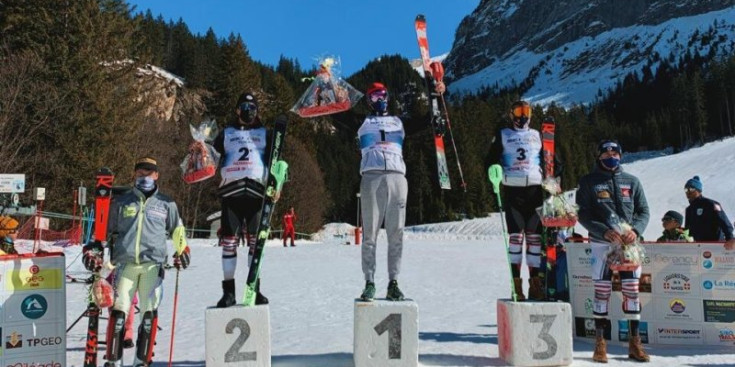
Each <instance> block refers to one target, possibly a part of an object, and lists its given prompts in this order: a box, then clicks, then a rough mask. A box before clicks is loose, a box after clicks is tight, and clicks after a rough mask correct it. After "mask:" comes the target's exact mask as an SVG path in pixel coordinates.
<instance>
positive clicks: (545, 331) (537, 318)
mask: <svg viewBox="0 0 735 367" xmlns="http://www.w3.org/2000/svg"><path fill="white" fill-rule="evenodd" d="M530 317H531V320H530V321H531V323H534V324H537V323H543V324H544V325H543V326H542V327H541V332H540V333H539V334H538V338H539V339H541V340H543V341H544V343H546V350H545V351H543V352H533V359H537V360H538V359H549V358H551V357H553V356H555V355H556V350H557V344H556V339H554V337H553V336H552V335H551V334H549V330H551V325H552V324H553V323H554V320H556V315H530Z"/></svg>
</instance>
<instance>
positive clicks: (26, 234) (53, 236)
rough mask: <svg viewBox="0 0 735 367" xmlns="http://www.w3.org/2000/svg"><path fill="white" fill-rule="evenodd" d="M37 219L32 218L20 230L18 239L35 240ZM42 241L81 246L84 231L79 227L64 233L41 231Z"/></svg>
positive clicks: (49, 230) (48, 230)
mask: <svg viewBox="0 0 735 367" xmlns="http://www.w3.org/2000/svg"><path fill="white" fill-rule="evenodd" d="M35 221H36V217H30V218H29V219H28V220H26V222H25V223H23V225H22V226H21V227H20V229H19V230H18V233H17V234H18V239H24V240H33V239H35V237H36V235H35V226H34V223H35ZM39 232H40V235H41V236H40V240H41V241H49V242H58V241H64V240H66V241H68V243H70V244H79V243H80V239H81V237H82V236H81V234H82V229H81V228H80V227H79V226H74V227H73V228H70V229H67V230H64V231H54V230H51V229H44V230H40V231H39Z"/></svg>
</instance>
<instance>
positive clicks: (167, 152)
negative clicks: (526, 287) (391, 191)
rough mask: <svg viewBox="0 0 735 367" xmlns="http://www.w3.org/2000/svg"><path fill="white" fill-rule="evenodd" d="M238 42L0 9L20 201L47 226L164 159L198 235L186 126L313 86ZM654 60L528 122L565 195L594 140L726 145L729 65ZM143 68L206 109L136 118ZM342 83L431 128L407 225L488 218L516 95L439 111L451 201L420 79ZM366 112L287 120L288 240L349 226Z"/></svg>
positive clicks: (168, 24)
mask: <svg viewBox="0 0 735 367" xmlns="http://www.w3.org/2000/svg"><path fill="white" fill-rule="evenodd" d="M257 36H258V37H264V36H266V35H263V34H260V35H257ZM249 37H255V35H246V34H243V35H238V34H230V35H217V34H215V33H214V32H213V31H212V30H211V29H210V30H209V31H208V32H207V33H206V34H204V35H201V34H192V32H191V31H190V30H189V29H188V27H187V25H186V24H185V23H183V22H182V21H181V20H179V21H176V22H174V21H170V20H166V19H163V18H162V17H160V16H157V17H156V16H154V15H153V14H151V13H150V12H146V13H143V14H139V13H133V12H131V9H130V7H129V5H127V4H126V3H125V1H123V0H78V1H71V2H60V1H56V0H36V1H25V0H10V1H2V2H0V154H1V155H2V157H3V159H2V160H0V172H4V173H25V174H26V180H27V182H26V187H28V188H32V187H36V186H42V187H46V188H47V192H48V194H47V196H48V197H49V200H48V202H47V204H46V205H47V206H46V208H47V209H48V210H53V211H57V212H67V213H70V212H71V206H72V201H71V194H70V193H71V192H72V190H73V189H74V188H75V187H77V186H79V185H80V184H83V185H86V186H87V187H88V189H89V190H91V185H92V178H93V176H94V172H95V171H96V170H97V169H98V168H99V167H101V166H109V167H111V168H112V169H113V170H114V171H115V172H117V173H118V176H117V178H116V181H115V184H116V185H127V184H130V179H131V176H132V173H131V172H130V171H131V169H132V168H131V167H132V165H133V161H134V160H135V158H136V157H139V156H142V155H149V154H150V155H153V156H155V157H157V158H158V159H159V165H161V166H162V167H163V168H162V178H161V182H160V184H161V187H162V189H163V191H164V192H166V193H168V194H170V195H171V196H173V197H174V198H175V199H176V201H177V202H178V203H179V206H180V207H181V211H182V215H183V217H184V218H185V219H186V221H187V223H186V224H187V226H188V227H192V228H204V227H206V226H207V225H208V224H207V223H206V221H205V218H206V217H207V216H208V215H210V214H211V213H213V212H215V211H217V210H219V201H218V199H217V198H216V196H215V188H216V186H217V181H218V178H217V179H210V180H208V181H206V182H203V183H198V184H194V185H186V184H184V183H183V182H182V180H181V179H180V171H179V167H178V165H179V164H180V163H181V160H182V159H183V157H184V155H185V154H186V149H187V146H188V144H189V142H190V141H191V138H190V136H189V128H188V125H189V124H197V123H198V122H199V121H201V119H202V118H203V117H204V116H211V117H214V118H215V119H216V120H217V122H218V123H219V125H220V126H224V124H225V123H226V122H227V121H229V119H231V118H232V117H233V106H234V104H235V101H236V99H237V97H238V95H239V94H240V93H241V92H243V91H254V92H255V94H256V95H257V96H258V98H259V100H260V102H261V103H260V104H261V118H263V120H264V121H272V120H273V118H274V117H275V116H276V115H278V114H281V113H286V111H288V110H289V109H290V108H291V106H292V105H293V103H294V102H295V100H296V98H298V97H299V96H300V95H301V93H302V92H303V91H304V90H305V88H306V87H307V85H308V82H304V81H302V78H304V77H306V76H309V75H310V74H312V73H313V66H312V65H309V66H306V67H304V66H302V65H299V63H298V62H296V61H293V60H291V59H289V58H288V57H287V56H283V57H282V58H281V60H280V61H279V62H278V64H277V65H265V64H262V63H260V62H258V61H255V60H253V59H252V58H251V57H250V56H249V53H248V49H247V40H248V38H249ZM406 37H413V35H411V34H406ZM731 42H732V41H731ZM319 51H321V50H315V52H319ZM287 52H288V50H284V54H287ZM377 56H380V55H376V57H377ZM417 56H418V51H417ZM341 57H343V58H344V57H349V55H341ZM661 60H662V61H661V64H660V66H659V67H658V68H656V69H655V72H652V71H651V70H652V69H651V68H647V69H646V70H643V71H642V72H640V73H637V74H631V75H629V76H628V77H626V78H625V79H624V80H623V81H621V82H620V83H619V85H618V87H617V88H616V89H615V90H614V91H611V92H609V93H606V94H603V93H601V94H600V97H599V99H598V101H596V103H594V104H593V105H588V106H575V107H572V108H562V107H559V106H555V105H551V106H547V108H546V111H544V110H543V109H542V108H541V107H540V106H535V107H534V111H533V112H534V118H533V120H532V121H533V122H532V127H535V128H538V127H539V124H540V121H541V119H542V117H543V116H545V115H551V116H553V117H554V118H555V119H556V122H557V154H558V155H559V156H560V160H561V161H562V162H563V163H564V170H563V177H562V179H563V181H562V183H563V186H564V187H565V188H572V187H574V186H576V182H577V180H578V178H579V177H580V176H581V175H583V174H586V173H587V172H588V171H589V170H590V168H591V167H592V166H593V160H594V149H595V146H596V144H597V142H598V141H599V140H600V139H602V138H614V139H617V140H619V141H620V142H621V144H622V146H623V149H624V150H625V151H637V150H643V149H645V150H652V149H661V148H665V147H673V148H674V149H675V150H682V149H687V148H689V147H692V146H696V145H699V144H702V143H704V142H707V141H711V140H713V139H718V138H720V137H723V136H730V135H733V128H734V125H735V121H734V120H735V111H734V110H733V108H735V56H733V55H730V57H728V58H724V59H713V58H709V59H704V58H701V57H694V56H691V55H687V56H686V57H684V58H683V59H682V61H681V62H679V63H677V64H672V63H667V61H666V60H669V59H668V58H662V59H661ZM147 64H152V65H156V66H159V67H162V68H164V69H166V70H168V71H170V72H171V73H174V74H176V75H178V76H181V77H182V78H183V79H184V80H185V82H186V84H185V87H184V88H185V89H186V90H187V91H189V92H191V93H192V94H196V95H198V96H201V98H202V101H203V102H204V105H205V108H204V109H203V110H200V109H196V108H189V109H184V110H182V111H179V114H178V116H179V118H178V119H173V118H172V119H170V120H160V119H152V118H151V117H150V116H147V115H146V114H145V111H146V108H145V104H146V103H148V102H149V101H147V100H146V98H145V97H144V95H145V93H142V91H141V85H140V83H139V82H137V81H136V77H135V73H136V70H137V68H139V67H143V66H145V65H147ZM347 81H348V82H349V83H350V84H352V85H353V86H355V87H356V88H358V89H360V90H363V91H364V90H365V88H366V87H367V86H368V85H369V84H370V83H372V82H375V81H379V82H382V83H384V84H385V85H386V86H387V87H388V89H389V91H390V95H391V100H390V109H391V111H392V112H393V113H395V114H397V115H399V116H400V117H401V118H402V120H403V121H404V123H405V124H408V125H415V126H426V129H424V130H422V131H421V132H419V133H417V134H415V135H411V136H409V137H407V139H406V142H405V145H404V147H405V148H404V155H405V160H406V165H407V167H408V173H407V178H408V182H409V201H408V212H407V224H408V225H411V224H417V223H427V222H437V221H447V220H453V219H457V218H463V217H475V216H484V215H486V214H487V213H488V212H491V211H493V210H495V202H494V199H493V197H494V195H493V194H492V192H491V189H490V185H489V184H488V182H487V174H486V172H487V167H486V165H485V156H486V154H487V152H488V150H489V146H490V142H491V140H492V137H493V136H494V133H495V131H496V130H497V129H498V128H499V127H502V126H505V125H506V124H507V110H508V106H509V105H510V104H511V103H512V102H513V101H514V100H517V99H519V96H521V95H522V94H523V90H522V89H517V90H505V91H499V92H498V91H495V92H491V91H490V90H484V91H480V92H478V93H477V94H474V95H464V96H447V97H448V100H449V101H451V103H450V107H449V113H450V116H451V125H452V132H453V136H454V139H455V141H456V144H457V150H458V154H459V159H460V161H461V164H462V168H463V171H464V177H465V180H466V182H467V187H466V192H465V191H464V190H462V189H461V188H460V183H459V180H458V177H459V174H458V172H457V166H456V164H455V159H456V157H455V156H454V152H453V151H452V150H451V149H449V148H448V149H447V158H448V161H449V162H450V175H451V177H452V179H453V181H452V185H453V187H454V189H453V190H451V191H442V190H440V189H439V188H438V184H437V178H436V168H435V167H436V162H435V155H434V148H433V141H432V138H431V135H432V134H431V132H430V130H429V126H428V124H427V122H428V119H427V115H428V109H427V107H428V106H427V103H426V98H425V94H424V89H425V88H424V84H423V79H421V77H420V76H419V75H418V74H417V73H416V72H415V71H414V69H413V68H412V67H411V66H410V64H409V62H408V60H406V59H405V58H403V57H400V56H396V55H383V56H380V57H377V58H376V59H375V60H374V61H371V62H369V63H368V64H367V65H365V66H364V68H362V69H361V70H359V71H358V72H356V73H355V74H353V75H351V76H349V77H348V78H347ZM367 112H368V110H367V105H365V104H361V105H360V106H358V107H356V108H354V109H352V110H350V111H348V112H345V113H341V114H337V115H332V116H326V117H320V118H315V119H308V120H306V119H301V118H299V117H298V116H297V115H295V114H293V113H290V112H289V113H288V116H289V118H290V119H291V125H290V127H289V136H288V137H287V146H288V147H287V150H286V159H287V160H288V161H289V163H290V167H291V174H290V181H289V182H288V183H287V185H286V187H285V191H284V196H283V197H282V201H283V203H284V204H282V205H281V208H282V209H284V210H285V208H286V207H288V206H294V207H295V209H296V212H297V213H299V218H300V223H299V227H300V228H299V229H298V230H299V231H303V232H311V231H315V230H317V229H318V228H319V227H320V226H321V225H322V224H324V223H326V222H350V223H354V222H355V219H356V210H357V202H356V200H357V198H356V193H357V192H358V190H359V180H360V177H359V173H358V168H359V161H360V156H359V151H358V149H357V142H356V139H355V137H356V132H357V128H358V127H359V125H360V123H361V121H362V119H363V117H364V116H365V114H366V113H367ZM447 144H448V147H449V146H450V145H449V143H447ZM623 160H624V161H625V158H623ZM26 200H28V199H27V198H26ZM276 225H278V224H276Z"/></svg>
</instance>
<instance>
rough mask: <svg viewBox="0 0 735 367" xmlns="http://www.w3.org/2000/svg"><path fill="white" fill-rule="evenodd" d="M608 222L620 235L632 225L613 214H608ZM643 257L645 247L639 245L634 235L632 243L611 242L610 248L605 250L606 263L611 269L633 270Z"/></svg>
mask: <svg viewBox="0 0 735 367" xmlns="http://www.w3.org/2000/svg"><path fill="white" fill-rule="evenodd" d="M609 224H610V226H611V227H612V228H613V230H615V231H616V232H618V233H619V234H620V235H625V234H626V233H628V232H630V231H632V230H633V227H632V226H631V225H630V224H628V223H626V222H625V221H622V220H620V218H619V217H618V216H617V215H615V214H611V215H610V219H609ZM645 257H646V252H645V249H644V248H643V246H641V244H640V241H639V240H638V237H637V236H636V239H635V241H633V243H623V244H615V243H611V244H610V249H609V250H608V252H607V265H608V267H610V269H612V270H617V271H634V270H636V269H637V268H638V267H639V266H641V264H643V259H644V258H645Z"/></svg>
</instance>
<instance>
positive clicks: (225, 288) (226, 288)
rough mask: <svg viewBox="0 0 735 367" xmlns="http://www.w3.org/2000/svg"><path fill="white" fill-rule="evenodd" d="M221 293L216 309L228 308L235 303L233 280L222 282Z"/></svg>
mask: <svg viewBox="0 0 735 367" xmlns="http://www.w3.org/2000/svg"><path fill="white" fill-rule="evenodd" d="M222 292H223V294H222V298H220V300H219V302H217V308H225V307H230V306H234V305H235V303H237V300H236V299H235V279H227V280H223V281H222Z"/></svg>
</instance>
